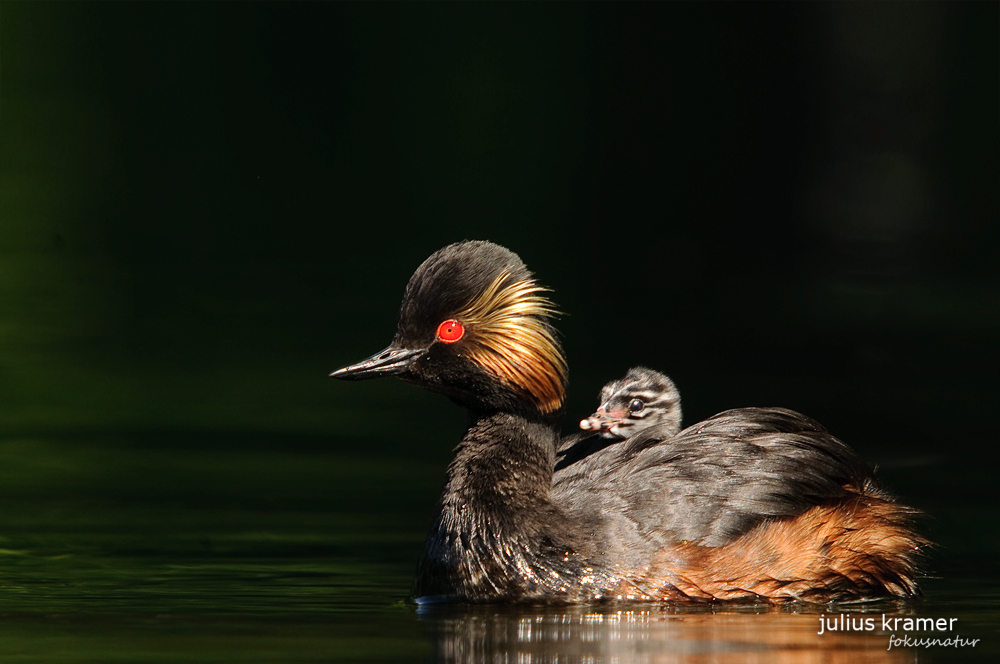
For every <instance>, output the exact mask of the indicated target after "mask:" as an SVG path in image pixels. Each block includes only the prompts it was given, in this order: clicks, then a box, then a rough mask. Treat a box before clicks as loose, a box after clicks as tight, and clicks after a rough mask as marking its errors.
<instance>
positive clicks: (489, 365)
mask: <svg viewBox="0 0 1000 664" xmlns="http://www.w3.org/2000/svg"><path fill="white" fill-rule="evenodd" d="M509 278H510V274H509V272H508V271H507V270H504V271H503V272H501V273H500V275H499V276H498V277H497V278H496V279H494V280H493V283H491V284H490V285H489V287H488V288H486V290H484V291H483V292H482V293H481V294H480V295H479V296H478V297H477V298H476V299H475V300H473V301H472V302H470V303H469V305H468V306H467V307H465V309H463V310H462V311H461V312H459V313H458V315H457V316H456V317H457V318H458V320H460V321H462V322H463V324H465V326H466V328H467V329H468V330H469V337H468V342H469V357H470V359H472V360H473V361H475V362H478V363H479V365H480V366H482V367H483V368H484V369H486V370H487V371H489V372H490V373H492V374H493V375H494V376H496V377H497V378H499V379H501V380H503V381H504V382H506V383H508V384H510V385H512V386H514V387H515V388H516V389H518V390H520V391H522V392H524V393H526V394H527V395H528V396H530V397H531V398H532V400H533V401H534V402H535V405H536V406H538V409H539V410H540V411H541V412H543V413H551V412H553V411H555V410H558V409H559V408H560V407H562V404H563V401H564V400H565V398H566V374H567V368H566V358H565V357H563V353H562V349H561V348H560V347H559V342H558V341H557V340H556V338H555V334H554V332H553V330H552V328H551V327H550V326H549V325H548V323H547V322H546V320H545V319H547V318H549V317H551V316H553V315H554V314H556V313H557V312H556V309H555V307H554V305H553V304H552V302H551V301H550V300H549V299H548V298H546V297H545V296H544V295H542V294H543V293H546V292H548V291H547V289H545V288H543V287H541V286H539V285H538V284H537V283H535V281H534V280H532V279H523V280H520V281H510V282H509V283H508V281H509Z"/></svg>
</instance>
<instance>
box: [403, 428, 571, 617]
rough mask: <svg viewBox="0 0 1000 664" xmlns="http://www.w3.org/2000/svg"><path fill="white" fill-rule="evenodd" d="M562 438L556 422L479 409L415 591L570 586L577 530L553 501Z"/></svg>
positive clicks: (460, 593)
mask: <svg viewBox="0 0 1000 664" xmlns="http://www.w3.org/2000/svg"><path fill="white" fill-rule="evenodd" d="M558 440H559V434H558V433H557V431H556V428H555V424H554V423H553V422H549V421H544V420H541V421H532V420H530V419H528V418H527V417H524V416H522V415H515V414H513V413H506V412H492V413H478V414H476V413H474V414H473V421H472V423H471V425H470V426H469V429H468V431H467V432H466V434H465V437H464V438H463V439H462V442H461V443H460V444H459V446H458V449H457V450H456V455H455V459H454V461H452V463H451V465H450V466H449V467H448V478H447V481H446V483H445V488H444V493H443V495H442V496H441V500H440V502H439V503H438V508H437V510H438V511H437V515H436V517H435V520H434V525H433V526H432V528H431V532H430V535H429V536H428V538H427V543H426V545H425V549H424V559H423V561H422V562H421V565H420V569H419V570H418V573H417V579H416V584H415V587H414V592H415V594H416V596H418V597H424V596H445V597H449V598H453V599H454V598H461V599H465V600H470V601H489V600H491V599H501V598H511V597H515V598H529V597H531V596H533V595H534V596H551V595H552V593H553V588H554V585H556V586H561V585H565V583H566V581H567V579H566V578H565V577H566V575H567V574H568V573H571V572H568V567H570V566H571V565H568V564H567V563H571V562H572V561H575V560H576V558H577V556H576V551H575V546H574V544H573V540H575V539H576V535H575V533H574V532H573V529H572V528H571V527H570V524H569V523H568V522H567V520H566V519H565V517H564V516H563V515H562V514H561V513H560V512H559V510H558V509H557V508H556V507H554V506H553V505H552V503H551V501H550V500H549V491H550V489H551V487H552V468H553V466H554V464H555V451H556V446H557V443H558ZM567 558H569V561H567V560H566V559H567ZM557 568H558V569H557ZM553 570H556V571H558V572H559V573H560V574H561V575H562V576H556V575H553V574H552V572H553Z"/></svg>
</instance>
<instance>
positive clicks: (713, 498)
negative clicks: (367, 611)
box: [332, 242, 925, 602]
mask: <svg viewBox="0 0 1000 664" xmlns="http://www.w3.org/2000/svg"><path fill="white" fill-rule="evenodd" d="M544 294H545V291H544V289H542V288H541V287H540V286H538V285H537V284H536V282H535V281H534V279H533V277H532V275H531V273H530V272H529V271H528V269H527V268H526V267H525V266H524V264H523V263H522V262H521V260H520V259H519V258H518V257H517V255H515V254H514V253H512V252H510V251H508V250H507V249H504V248H503V247H499V246H497V245H495V244H491V243H489V242H461V243H458V244H453V245H449V246H447V247H444V248H443V249H441V250H439V251H437V252H435V253H434V254H432V255H431V256H430V257H429V258H428V259H427V260H425V261H424V262H423V263H422V264H421V265H420V267H419V268H417V271H416V272H415V273H414V275H413V277H411V279H410V281H409V283H408V284H407V286H406V292H405V293H404V295H403V303H402V306H401V308H400V312H399V323H398V325H397V327H396V334H395V337H394V338H393V340H392V343H391V344H390V346H389V347H388V348H386V349H385V350H383V351H381V352H379V353H376V354H375V355H373V356H371V357H370V358H368V359H366V360H364V361H362V362H359V363H357V364H354V365H351V366H347V367H344V368H342V369H339V370H337V371H335V372H334V373H333V374H332V375H333V376H335V377H337V378H345V379H364V378H374V377H376V376H386V375H395V376H399V377H400V378H402V379H403V380H405V381H409V382H412V383H415V384H417V385H419V386H421V387H424V388H427V389H430V390H433V391H435V392H440V393H442V394H444V395H446V396H448V397H449V398H451V399H452V400H453V401H455V402H456V403H458V404H460V405H462V406H464V407H465V408H466V409H468V411H469V415H470V418H469V427H468V429H467V431H466V432H465V434H464V436H463V438H462V440H461V442H460V443H459V444H458V447H457V448H456V450H455V458H454V460H453V461H452V462H451V464H450V465H449V466H448V472H447V478H446V481H445V486H444V490H443V492H442V495H441V499H440V500H439V501H438V504H437V508H436V511H435V517H434V521H433V524H432V526H431V531H430V534H429V535H428V537H427V541H426V544H425V546H424V551H423V556H422V559H421V562H420V565H419V567H418V570H417V575H416V579H415V581H414V595H415V597H417V598H418V599H417V601H418V602H422V601H432V600H448V601H471V602H492V601H521V602H592V601H595V600H618V599H622V600H629V599H631V600H650V599H655V600H668V601H690V600H748V599H749V600H758V599H760V598H766V599H770V600H774V601H780V600H788V599H805V600H811V601H830V600H837V599H863V598H869V597H880V596H904V597H905V596H910V595H913V594H916V593H917V587H916V584H915V582H914V577H915V574H916V561H917V558H918V551H919V548H920V547H921V546H922V545H923V544H924V543H925V541H924V540H923V539H922V538H921V537H920V536H919V535H917V534H916V533H915V532H914V531H913V529H912V527H911V525H910V519H911V517H912V515H913V513H914V511H913V510H911V509H910V508H907V507H905V506H902V505H899V504H897V503H895V502H893V500H892V499H891V498H890V497H889V496H888V495H886V494H885V493H883V492H882V491H881V490H879V489H878V488H877V487H876V484H875V480H874V477H873V476H872V474H871V472H870V471H869V470H868V468H867V467H866V466H865V465H864V463H863V462H862V461H861V460H860V459H859V458H858V456H857V455H856V454H855V453H854V452H853V450H851V448H849V447H848V446H846V445H845V444H844V443H842V442H840V441H839V440H837V439H836V438H834V437H833V436H831V435H830V434H829V433H828V432H827V431H826V430H825V429H823V428H822V427H821V426H819V425H818V424H816V422H814V421H813V420H810V419H809V418H807V417H804V416H802V415H799V414H798V413H794V412H792V411H788V410H784V409H780V408H747V409H741V410H734V411H727V412H725V413H721V414H720V415H716V416H715V417H712V418H710V419H708V420H706V421H704V422H700V423H698V424H696V425H693V426H691V427H688V428H687V429H685V430H684V431H681V432H680V433H678V434H677V435H674V436H663V435H662V433H661V432H660V429H659V428H658V427H652V428H649V429H646V430H645V431H643V432H641V433H639V434H638V435H636V436H633V437H631V438H629V439H627V440H624V441H621V442H619V443H615V444H612V445H608V446H606V447H604V448H603V449H599V450H597V451H594V452H593V453H590V454H588V455H586V456H583V457H581V458H579V459H576V460H575V461H573V462H572V463H569V464H567V465H565V466H564V467H562V468H561V469H559V470H558V471H554V465H555V461H556V449H557V447H558V444H559V441H560V437H559V423H560V420H561V417H562V414H563V403H564V400H565V389H566V382H567V381H566V362H565V359H564V355H563V351H562V348H561V347H560V345H559V341H558V339H557V337H556V334H555V331H554V329H553V328H552V325H551V323H550V318H551V316H552V314H553V305H552V304H551V302H550V301H549V300H548V299H547V298H546V297H545V296H544Z"/></svg>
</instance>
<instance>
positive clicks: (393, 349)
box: [330, 346, 427, 380]
mask: <svg viewBox="0 0 1000 664" xmlns="http://www.w3.org/2000/svg"><path fill="white" fill-rule="evenodd" d="M426 352H427V349H426V348H399V347H397V346H389V347H388V348H386V349H385V350H382V351H379V352H378V353H375V354H374V355H372V356H371V357H369V358H368V359H365V360H361V361H360V362H358V363H357V364H352V365H350V366H346V367H342V368H340V369H337V370H336V371H334V372H333V373H332V374H330V376H332V377H333V378H341V379H343V380H365V379H366V378H378V377H379V376H394V375H396V374H398V373H402V372H403V371H405V370H406V368H407V367H408V366H410V365H411V364H413V363H414V362H416V361H417V360H418V359H420V357H422V356H423V354H424V353H426Z"/></svg>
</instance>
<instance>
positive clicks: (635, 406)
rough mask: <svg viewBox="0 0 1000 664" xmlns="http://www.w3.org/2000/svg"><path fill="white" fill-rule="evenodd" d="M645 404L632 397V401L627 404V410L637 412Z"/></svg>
mask: <svg viewBox="0 0 1000 664" xmlns="http://www.w3.org/2000/svg"><path fill="white" fill-rule="evenodd" d="M645 405H646V404H644V403H643V402H642V401H640V400H639V399H632V401H631V402H630V403H629V405H628V412H630V413H638V412H639V411H640V410H642V409H643V408H644V407H645Z"/></svg>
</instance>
